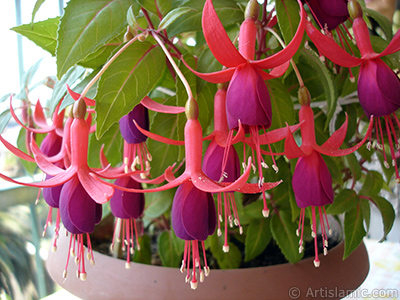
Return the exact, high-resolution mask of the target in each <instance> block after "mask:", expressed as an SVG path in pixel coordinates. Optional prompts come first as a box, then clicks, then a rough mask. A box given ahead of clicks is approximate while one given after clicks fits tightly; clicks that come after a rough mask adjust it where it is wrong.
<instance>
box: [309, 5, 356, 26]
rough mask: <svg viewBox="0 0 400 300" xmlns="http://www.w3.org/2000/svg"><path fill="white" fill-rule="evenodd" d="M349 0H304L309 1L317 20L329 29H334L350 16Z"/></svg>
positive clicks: (320, 24)
mask: <svg viewBox="0 0 400 300" xmlns="http://www.w3.org/2000/svg"><path fill="white" fill-rule="evenodd" d="M347 1H348V0H302V2H303V3H307V5H308V7H309V8H310V11H311V14H312V16H313V17H314V19H315V21H316V22H317V24H318V25H319V27H321V29H326V30H328V31H332V30H334V29H335V28H336V27H338V26H339V25H340V24H342V23H343V22H345V21H346V20H347V19H348V18H349V12H348V10H347Z"/></svg>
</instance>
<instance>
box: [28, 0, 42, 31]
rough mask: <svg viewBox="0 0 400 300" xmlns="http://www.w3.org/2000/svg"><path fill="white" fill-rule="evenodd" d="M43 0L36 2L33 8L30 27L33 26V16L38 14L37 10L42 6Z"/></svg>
mask: <svg viewBox="0 0 400 300" xmlns="http://www.w3.org/2000/svg"><path fill="white" fill-rule="evenodd" d="M44 1H45V0H36V3H35V6H34V7H33V11H32V20H31V25H32V26H33V20H34V19H35V15H36V13H37V12H38V10H39V8H40V7H41V6H42V4H43V3H44Z"/></svg>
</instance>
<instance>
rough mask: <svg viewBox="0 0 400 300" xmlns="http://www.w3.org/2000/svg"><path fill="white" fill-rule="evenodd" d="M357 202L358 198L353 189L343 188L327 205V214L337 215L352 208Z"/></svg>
mask: <svg viewBox="0 0 400 300" xmlns="http://www.w3.org/2000/svg"><path fill="white" fill-rule="evenodd" d="M358 203H359V198H358V195H357V193H356V192H355V191H354V190H350V189H344V190H342V191H340V192H339V194H337V195H336V196H335V201H334V202H333V203H332V204H331V205H329V207H328V208H327V210H326V213H327V214H330V215H338V214H342V213H345V212H347V211H349V210H350V209H352V208H353V207H354V206H356V205H357V204H358Z"/></svg>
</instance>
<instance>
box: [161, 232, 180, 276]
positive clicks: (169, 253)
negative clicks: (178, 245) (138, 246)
mask: <svg viewBox="0 0 400 300" xmlns="http://www.w3.org/2000/svg"><path fill="white" fill-rule="evenodd" d="M158 253H159V254H160V258H161V261H162V264H163V266H164V267H171V268H177V267H179V266H180V263H181V261H182V257H181V256H180V255H179V254H178V253H177V252H176V250H175V246H174V243H173V240H172V233H171V232H169V231H163V232H161V234H160V236H159V237H158Z"/></svg>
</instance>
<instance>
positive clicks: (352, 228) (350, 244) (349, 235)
mask: <svg viewBox="0 0 400 300" xmlns="http://www.w3.org/2000/svg"><path fill="white" fill-rule="evenodd" d="M363 221H364V219H363V214H362V213H361V207H360V205H357V206H356V207H353V208H352V209H351V210H349V211H348V212H346V214H345V217H344V254H343V259H346V258H347V257H348V256H349V255H350V254H351V252H353V251H354V250H355V249H356V248H357V247H358V245H360V243H361V241H362V239H363V238H364V236H365V235H366V234H367V233H366V231H365V229H364V225H363Z"/></svg>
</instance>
